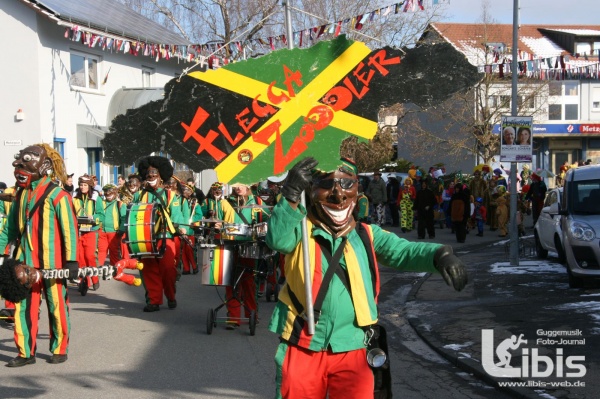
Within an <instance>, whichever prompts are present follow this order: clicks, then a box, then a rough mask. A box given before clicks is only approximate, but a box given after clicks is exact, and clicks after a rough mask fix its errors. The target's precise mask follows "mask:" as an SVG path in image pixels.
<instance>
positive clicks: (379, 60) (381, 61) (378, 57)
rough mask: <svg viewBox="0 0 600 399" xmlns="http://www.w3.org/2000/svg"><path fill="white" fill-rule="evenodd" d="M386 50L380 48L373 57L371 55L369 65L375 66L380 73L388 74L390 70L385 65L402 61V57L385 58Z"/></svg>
mask: <svg viewBox="0 0 600 399" xmlns="http://www.w3.org/2000/svg"><path fill="white" fill-rule="evenodd" d="M385 55H386V53H385V50H379V51H378V52H377V53H376V54H374V55H373V56H372V57H369V66H374V67H375V68H376V69H377V70H378V71H379V73H380V74H382V75H383V76H386V75H387V74H388V73H389V71H388V70H387V69H386V68H384V67H383V65H394V64H399V63H400V57H394V58H389V59H387V60H386V59H385Z"/></svg>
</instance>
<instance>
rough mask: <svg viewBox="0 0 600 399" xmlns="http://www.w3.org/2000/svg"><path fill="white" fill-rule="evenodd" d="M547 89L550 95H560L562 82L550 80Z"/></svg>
mask: <svg viewBox="0 0 600 399" xmlns="http://www.w3.org/2000/svg"><path fill="white" fill-rule="evenodd" d="M548 91H549V93H548V94H550V95H551V96H562V84H561V83H560V82H550V84H549V85H548Z"/></svg>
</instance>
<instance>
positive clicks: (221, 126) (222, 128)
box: [219, 123, 244, 146]
mask: <svg viewBox="0 0 600 399" xmlns="http://www.w3.org/2000/svg"><path fill="white" fill-rule="evenodd" d="M219 131H220V132H221V134H222V135H223V136H225V139H226V140H227V141H229V143H230V144H231V145H233V146H234V145H236V144H237V143H239V142H240V141H241V140H242V139H243V138H244V135H243V134H242V133H240V132H237V134H236V136H235V140H234V139H232V138H231V134H229V131H228V130H227V128H226V127H225V125H224V124H222V123H219Z"/></svg>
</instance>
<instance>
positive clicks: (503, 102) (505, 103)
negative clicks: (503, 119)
mask: <svg viewBox="0 0 600 399" xmlns="http://www.w3.org/2000/svg"><path fill="white" fill-rule="evenodd" d="M498 107H499V108H510V96H500V103H499V104H498Z"/></svg>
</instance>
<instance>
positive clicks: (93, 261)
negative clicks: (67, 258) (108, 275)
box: [77, 231, 99, 284]
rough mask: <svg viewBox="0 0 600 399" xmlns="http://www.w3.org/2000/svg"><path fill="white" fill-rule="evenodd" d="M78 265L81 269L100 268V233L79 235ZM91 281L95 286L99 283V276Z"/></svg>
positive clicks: (91, 232)
mask: <svg viewBox="0 0 600 399" xmlns="http://www.w3.org/2000/svg"><path fill="white" fill-rule="evenodd" d="M77 263H79V267H86V266H95V267H97V266H98V231H87V232H80V233H79V241H78V242H77ZM91 279H92V283H93V284H96V283H97V282H98V281H99V280H98V277H97V276H94V277H91ZM88 281H89V280H88Z"/></svg>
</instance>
